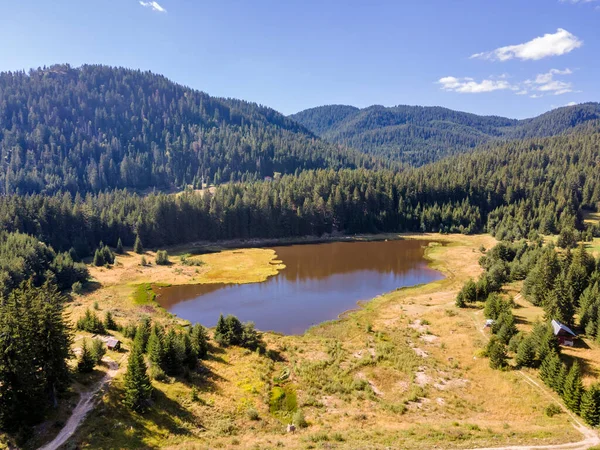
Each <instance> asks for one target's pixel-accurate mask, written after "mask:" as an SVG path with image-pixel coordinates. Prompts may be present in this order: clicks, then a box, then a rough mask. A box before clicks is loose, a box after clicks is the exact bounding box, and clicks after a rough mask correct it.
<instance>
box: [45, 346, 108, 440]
mask: <svg viewBox="0 0 600 450" xmlns="http://www.w3.org/2000/svg"><path fill="white" fill-rule="evenodd" d="M103 361H104V362H105V363H106V364H108V371H107V372H106V375H104V377H103V378H102V380H100V382H98V383H97V384H96V385H95V386H94V387H93V388H92V389H91V390H89V391H87V392H84V393H83V394H81V397H80V398H79V402H78V403H77V406H76V407H75V409H74V410H73V413H72V414H71V417H69V420H67V423H66V424H65V426H64V427H63V428H62V430H60V432H59V433H58V435H57V436H56V437H55V438H54V439H53V440H52V441H51V442H49V443H47V444H46V445H44V446H43V447H40V449H39V450H56V449H58V448H60V447H61V446H62V445H63V444H64V443H65V442H67V440H68V439H69V438H70V437H71V436H73V434H74V433H75V431H76V430H77V428H78V427H79V425H81V422H83V420H84V419H85V417H86V416H87V414H88V413H89V412H90V411H91V410H92V409H93V408H94V405H95V403H96V394H97V393H98V392H100V391H101V390H103V389H104V388H105V387H106V386H108V384H109V383H110V382H111V381H112V379H113V378H114V377H115V375H116V374H117V372H118V371H119V363H117V362H116V361H113V360H112V359H110V358H103Z"/></svg>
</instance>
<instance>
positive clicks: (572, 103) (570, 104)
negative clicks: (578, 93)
mask: <svg viewBox="0 0 600 450" xmlns="http://www.w3.org/2000/svg"><path fill="white" fill-rule="evenodd" d="M575 105H577V102H569V103H567V104H566V105H565V106H575Z"/></svg>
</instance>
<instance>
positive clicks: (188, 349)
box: [179, 333, 198, 369]
mask: <svg viewBox="0 0 600 450" xmlns="http://www.w3.org/2000/svg"><path fill="white" fill-rule="evenodd" d="M179 339H180V344H179V345H180V346H181V347H182V348H183V354H184V357H183V364H185V365H186V366H187V367H188V368H190V369H195V368H196V366H197V365H198V353H197V352H196V348H195V347H194V346H193V345H192V339H191V338H190V334H189V333H181V334H179Z"/></svg>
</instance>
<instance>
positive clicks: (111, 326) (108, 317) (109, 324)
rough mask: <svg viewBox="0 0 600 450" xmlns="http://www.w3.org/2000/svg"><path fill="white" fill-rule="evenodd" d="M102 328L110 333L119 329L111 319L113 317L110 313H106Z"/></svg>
mask: <svg viewBox="0 0 600 450" xmlns="http://www.w3.org/2000/svg"><path fill="white" fill-rule="evenodd" d="M104 328H106V329H107V330H112V331H114V330H117V329H118V328H119V327H118V326H117V323H116V322H115V319H113V315H112V313H111V312H110V311H106V314H105V315H104Z"/></svg>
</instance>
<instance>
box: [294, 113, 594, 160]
mask: <svg viewBox="0 0 600 450" xmlns="http://www.w3.org/2000/svg"><path fill="white" fill-rule="evenodd" d="M290 118H292V119H294V120H296V121H298V122H299V123H301V124H302V125H304V126H306V127H307V128H308V129H309V130H311V131H313V132H314V133H315V134H317V135H319V136H321V137H323V138H324V139H326V140H328V141H330V142H333V143H338V144H343V145H347V146H351V147H353V148H356V149H359V150H361V151H363V152H364V153H367V154H372V155H377V156H381V157H385V158H391V159H393V160H397V161H401V162H405V163H408V164H411V165H414V166H421V165H424V164H427V163H430V162H433V161H436V160H438V159H441V158H443V157H445V156H448V155H451V154H456V153H462V152H465V151H467V150H469V149H471V148H474V147H476V146H477V145H480V144H482V143H486V142H489V141H492V140H497V139H522V138H534V137H548V136H555V135H559V134H562V133H565V132H569V131H570V130H572V129H573V128H575V127H577V126H580V125H582V124H586V123H589V122H590V121H591V122H593V124H594V125H595V127H596V129H600V127H598V119H600V104H598V103H586V104H581V105H576V106H569V107H564V108H559V109H555V110H553V111H550V112H548V113H545V114H542V115H541V116H539V117H535V118H533V119H526V120H514V119H507V118H503V117H497V116H478V115H475V114H469V113H464V112H459V111H453V110H450V109H446V108H440V107H421V106H395V107H391V108H386V107H383V106H371V107H368V108H364V109H358V108H354V107H352V106H344V105H329V106H322V107H318V108H312V109H308V110H306V111H302V112H299V113H297V114H294V115H292V116H290Z"/></svg>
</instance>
